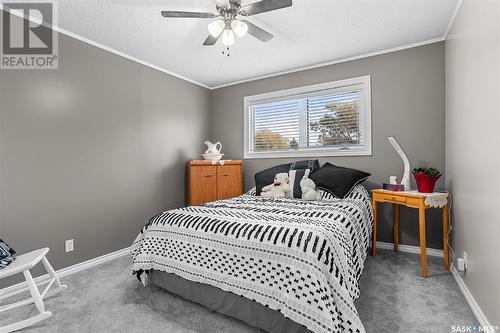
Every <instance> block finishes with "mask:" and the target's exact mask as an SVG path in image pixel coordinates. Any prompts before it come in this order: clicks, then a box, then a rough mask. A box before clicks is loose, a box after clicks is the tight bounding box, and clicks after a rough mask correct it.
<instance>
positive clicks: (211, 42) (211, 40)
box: [203, 32, 222, 46]
mask: <svg viewBox="0 0 500 333" xmlns="http://www.w3.org/2000/svg"><path fill="white" fill-rule="evenodd" d="M220 36H222V32H221V33H220V35H219V36H217V37H214V36H212V35H208V37H207V39H205V41H204V42H203V45H205V46H212V45H215V43H217V41H218V40H219V38H220Z"/></svg>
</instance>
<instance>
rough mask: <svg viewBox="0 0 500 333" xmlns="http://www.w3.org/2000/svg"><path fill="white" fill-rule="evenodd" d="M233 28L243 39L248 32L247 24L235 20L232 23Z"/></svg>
mask: <svg viewBox="0 0 500 333" xmlns="http://www.w3.org/2000/svg"><path fill="white" fill-rule="evenodd" d="M231 28H232V30H233V31H234V34H235V35H236V36H238V37H243V36H245V34H246V33H247V31H248V25H247V24H246V23H245V22H241V21H238V20H234V21H233V22H231Z"/></svg>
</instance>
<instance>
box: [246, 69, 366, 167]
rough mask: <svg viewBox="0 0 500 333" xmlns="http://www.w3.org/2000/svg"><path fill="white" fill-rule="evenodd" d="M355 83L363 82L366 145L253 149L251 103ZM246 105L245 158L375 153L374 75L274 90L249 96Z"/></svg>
mask: <svg viewBox="0 0 500 333" xmlns="http://www.w3.org/2000/svg"><path fill="white" fill-rule="evenodd" d="M353 85H357V86H359V85H361V86H362V88H361V94H360V96H361V114H360V119H361V122H362V127H363V130H364V133H363V138H364V143H365V144H364V146H362V147H327V148H307V150H288V151H270V152H253V151H251V146H252V138H253V135H252V133H250V131H251V128H250V125H249V124H250V119H249V116H250V106H251V105H252V104H254V103H255V102H265V101H266V100H275V99H287V98H293V97H296V95H307V94H311V95H315V94H316V95H317V94H319V93H320V92H321V91H322V90H331V89H338V88H346V89H348V88H349V86H353ZM243 105H244V117H243V121H244V140H243V141H244V158H246V159H259V158H280V157H316V156H318V157H319V156H369V155H371V154H372V133H371V132H372V107H371V77H370V75H365V76H359V77H355V78H350V79H345V80H338V81H332V82H326V83H320V84H314V85H309V86H304V87H298V88H292V89H286V90H280V91H273V92H269V93H264V94H259V95H252V96H245V97H244V98H243Z"/></svg>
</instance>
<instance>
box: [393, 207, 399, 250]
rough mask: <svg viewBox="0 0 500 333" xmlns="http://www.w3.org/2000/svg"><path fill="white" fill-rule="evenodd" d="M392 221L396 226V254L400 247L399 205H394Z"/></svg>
mask: <svg viewBox="0 0 500 333" xmlns="http://www.w3.org/2000/svg"><path fill="white" fill-rule="evenodd" d="M392 221H393V226H394V252H398V245H399V209H398V205H397V204H392Z"/></svg>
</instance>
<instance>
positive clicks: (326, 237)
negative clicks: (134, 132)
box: [131, 186, 373, 332]
mask: <svg viewBox="0 0 500 333" xmlns="http://www.w3.org/2000/svg"><path fill="white" fill-rule="evenodd" d="M372 223H373V213H372V208H371V205H370V199H369V195H368V193H367V191H366V190H365V189H364V188H363V187H362V186H357V187H356V188H355V189H354V190H353V192H352V193H351V194H350V195H349V196H348V197H347V198H345V199H342V200H340V199H332V200H329V201H303V200H298V199H266V198H262V197H257V196H252V195H242V196H239V197H236V198H233V199H228V200H221V201H215V202H212V203H208V204H205V205H202V206H191V207H186V208H180V209H174V210H170V211H167V212H164V213H161V214H158V215H156V216H154V217H152V218H151V219H150V221H149V222H148V223H147V224H146V225H145V226H144V228H143V229H142V230H141V233H140V234H139V235H138V236H137V238H136V240H135V241H134V243H133V245H132V246H131V254H132V257H133V267H132V270H133V271H134V272H139V271H147V270H151V269H154V270H160V271H165V272H168V273H174V274H176V275H178V276H181V277H183V278H185V279H187V280H191V281H197V282H201V283H205V284H209V285H212V286H215V287H218V288H220V289H223V290H225V291H230V292H232V293H235V294H237V295H241V296H244V297H246V298H249V299H252V300H254V301H256V302H258V303H261V304H264V305H266V306H268V307H269V308H271V309H274V310H277V311H280V312H281V313H283V315H285V316H286V317H288V318H290V319H292V320H294V321H295V322H297V323H300V324H302V325H304V326H306V327H307V328H308V329H310V330H311V331H313V332H364V328H363V324H362V323H361V320H360V319H359V316H358V314H357V311H356V308H355V307H354V303H353V302H354V300H355V299H356V298H358V296H359V287H358V279H359V277H360V275H361V272H362V270H363V265H364V261H365V259H366V253H367V249H368V244H369V240H370V236H371V231H372Z"/></svg>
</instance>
